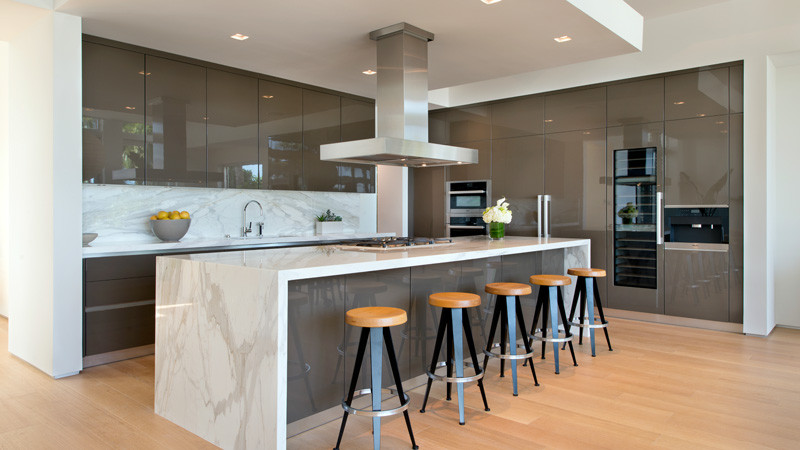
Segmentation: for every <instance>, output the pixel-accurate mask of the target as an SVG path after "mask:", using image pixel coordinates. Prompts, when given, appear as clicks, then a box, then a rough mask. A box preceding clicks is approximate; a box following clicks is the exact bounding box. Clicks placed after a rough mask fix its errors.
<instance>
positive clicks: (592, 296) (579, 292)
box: [569, 277, 614, 356]
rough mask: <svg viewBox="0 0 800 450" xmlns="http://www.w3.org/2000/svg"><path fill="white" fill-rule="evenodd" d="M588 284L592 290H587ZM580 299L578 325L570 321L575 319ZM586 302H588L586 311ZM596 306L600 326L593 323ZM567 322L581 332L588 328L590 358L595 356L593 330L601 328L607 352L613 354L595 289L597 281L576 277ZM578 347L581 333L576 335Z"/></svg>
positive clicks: (601, 307)
mask: <svg viewBox="0 0 800 450" xmlns="http://www.w3.org/2000/svg"><path fill="white" fill-rule="evenodd" d="M589 284H591V285H592V289H591V290H589V289H587V287H588V286H589ZM579 299H580V308H581V309H580V313H578V323H572V319H574V318H575V307H577V306H578V302H579ZM587 300H588V304H589V305H588V306H589V307H588V309H587V305H586V304H587ZM595 305H597V311H598V312H599V313H600V324H599V325H598V324H595V321H594V306H595ZM584 311H586V312H587V313H588V315H589V323H588V324H587V323H584V322H583V321H584V316H583V313H584ZM569 322H570V324H572V325H573V326H576V327H581V331H583V328H589V337H590V340H591V344H592V356H595V350H594V329H595V328H602V329H603V333H605V334H606V343H607V344H608V351H610V352H613V351H614V349H613V348H611V339H609V337H608V321H607V320H606V316H605V314H603V303H602V302H601V301H600V290H599V289H598V288H597V281H596V280H595V279H594V277H578V283H577V286H576V287H575V295H574V296H573V297H572V308H570V311H569ZM578 345H583V332H581V333H579V334H578Z"/></svg>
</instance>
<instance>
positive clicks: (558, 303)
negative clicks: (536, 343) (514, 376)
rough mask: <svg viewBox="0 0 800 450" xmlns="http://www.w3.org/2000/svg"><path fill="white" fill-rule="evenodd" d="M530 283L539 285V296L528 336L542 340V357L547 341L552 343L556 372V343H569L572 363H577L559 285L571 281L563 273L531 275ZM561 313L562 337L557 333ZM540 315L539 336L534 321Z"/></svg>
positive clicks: (567, 283) (557, 367)
mask: <svg viewBox="0 0 800 450" xmlns="http://www.w3.org/2000/svg"><path fill="white" fill-rule="evenodd" d="M530 282H531V284H535V285H537V286H540V288H539V296H538V297H537V299H536V309H535V312H534V313H533V325H532V326H531V334H530V337H531V338H532V339H535V340H540V341H542V359H544V352H545V348H546V345H547V343H548V342H552V343H553V356H554V359H555V363H556V374H558V373H559V372H560V371H559V365H558V343H559V342H565V343H567V344H569V351H570V353H572V363H573V364H574V365H576V366H577V365H578V361H577V360H575V349H574V348H573V347H572V333H571V332H570V329H569V328H570V327H569V321H568V320H567V312H566V310H565V309H564V298H563V296H562V295H561V286H567V285H569V284H571V283H572V280H570V278H569V277H567V276H564V275H532V276H531V278H530ZM548 309H549V313H550V337H547V316H548ZM559 313H560V315H561V322H562V323H563V324H564V337H563V338H561V337H559V334H558V316H559ZM540 314H541V316H542V328H541V332H542V335H541V336H537V335H536V323H537V322H538V320H539V315H540Z"/></svg>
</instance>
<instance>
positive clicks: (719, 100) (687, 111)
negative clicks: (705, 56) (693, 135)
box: [664, 67, 728, 120]
mask: <svg viewBox="0 0 800 450" xmlns="http://www.w3.org/2000/svg"><path fill="white" fill-rule="evenodd" d="M664 92H665V102H666V105H665V106H666V108H665V111H666V119H667V120H672V119H688V118H691V117H706V116H716V115H720V114H727V113H728V68H727V67H723V68H721V69H713V70H701V71H699V72H692V73H684V74H681V75H672V76H669V77H666V79H665V80H664Z"/></svg>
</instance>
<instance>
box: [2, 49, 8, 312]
mask: <svg viewBox="0 0 800 450" xmlns="http://www.w3.org/2000/svg"><path fill="white" fill-rule="evenodd" d="M8 53H9V45H8V42H2V41H0V316H5V317H8V217H9V210H8V86H9V84H8V73H9V72H8V64H9V61H8V59H9V55H8Z"/></svg>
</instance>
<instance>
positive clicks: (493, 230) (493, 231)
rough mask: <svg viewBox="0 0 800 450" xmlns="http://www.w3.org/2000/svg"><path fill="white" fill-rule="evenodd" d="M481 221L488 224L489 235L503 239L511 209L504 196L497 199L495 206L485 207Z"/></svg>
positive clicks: (509, 219) (492, 237)
mask: <svg viewBox="0 0 800 450" xmlns="http://www.w3.org/2000/svg"><path fill="white" fill-rule="evenodd" d="M483 221H484V222H486V223H488V224H489V237H490V238H491V239H503V238H504V237H505V235H506V224H507V223H511V210H510V209H508V203H506V198H505V197H503V198H501V199H500V200H498V201H497V204H496V205H495V206H490V207H489V208H486V210H485V211H484V212H483Z"/></svg>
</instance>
